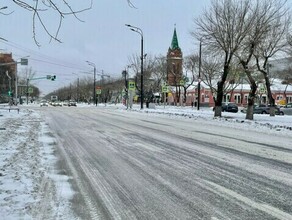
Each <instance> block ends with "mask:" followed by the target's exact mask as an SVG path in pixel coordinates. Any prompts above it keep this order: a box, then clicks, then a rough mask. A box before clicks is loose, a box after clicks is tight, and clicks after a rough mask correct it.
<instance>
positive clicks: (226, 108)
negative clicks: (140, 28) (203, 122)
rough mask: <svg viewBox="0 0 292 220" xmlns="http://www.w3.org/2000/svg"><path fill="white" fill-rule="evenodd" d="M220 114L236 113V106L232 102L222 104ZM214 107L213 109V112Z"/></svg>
mask: <svg viewBox="0 0 292 220" xmlns="http://www.w3.org/2000/svg"><path fill="white" fill-rule="evenodd" d="M221 107H222V112H234V113H236V112H238V106H237V105H236V104H235V103H233V102H222V105H221ZM214 110H215V107H214V108H213V111H214Z"/></svg>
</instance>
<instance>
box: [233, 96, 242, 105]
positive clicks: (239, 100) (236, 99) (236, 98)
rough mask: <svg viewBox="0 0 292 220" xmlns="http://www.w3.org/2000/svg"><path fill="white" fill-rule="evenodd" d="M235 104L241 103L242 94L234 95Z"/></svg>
mask: <svg viewBox="0 0 292 220" xmlns="http://www.w3.org/2000/svg"><path fill="white" fill-rule="evenodd" d="M234 102H235V103H241V95H240V94H235V95H234Z"/></svg>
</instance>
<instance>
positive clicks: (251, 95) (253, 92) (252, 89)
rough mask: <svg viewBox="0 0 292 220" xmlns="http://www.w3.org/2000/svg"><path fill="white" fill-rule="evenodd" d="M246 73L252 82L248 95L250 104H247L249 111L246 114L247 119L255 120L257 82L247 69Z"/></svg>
mask: <svg viewBox="0 0 292 220" xmlns="http://www.w3.org/2000/svg"><path fill="white" fill-rule="evenodd" d="M246 75H247V77H248V79H249V83H250V92H249V95H248V102H247V103H248V104H247V111H246V116H245V119H248V120H253V106H254V100H255V97H256V92H257V88H258V86H257V84H256V82H255V80H254V79H253V78H252V76H251V73H250V72H249V71H246Z"/></svg>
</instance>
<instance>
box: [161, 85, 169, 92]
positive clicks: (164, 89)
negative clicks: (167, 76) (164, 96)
mask: <svg viewBox="0 0 292 220" xmlns="http://www.w3.org/2000/svg"><path fill="white" fill-rule="evenodd" d="M162 92H163V93H167V92H168V85H163V86H162Z"/></svg>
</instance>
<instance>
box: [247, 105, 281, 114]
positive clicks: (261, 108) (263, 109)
mask: <svg viewBox="0 0 292 220" xmlns="http://www.w3.org/2000/svg"><path fill="white" fill-rule="evenodd" d="M246 110H247V109H246V108H244V109H242V110H241V112H243V113H246ZM253 113H254V114H270V106H269V105H254V106H253ZM275 114H276V115H284V112H283V111H282V109H280V108H279V107H277V106H276V108H275Z"/></svg>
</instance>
